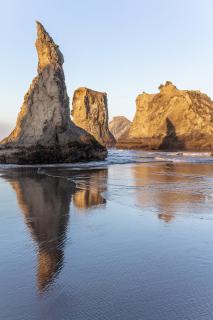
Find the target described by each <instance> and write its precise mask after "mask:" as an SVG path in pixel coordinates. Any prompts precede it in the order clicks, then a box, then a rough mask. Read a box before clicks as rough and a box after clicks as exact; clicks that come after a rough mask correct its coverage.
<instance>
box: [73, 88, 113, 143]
mask: <svg viewBox="0 0 213 320" xmlns="http://www.w3.org/2000/svg"><path fill="white" fill-rule="evenodd" d="M72 116H73V121H74V123H75V124H76V125H77V126H79V127H81V128H82V129H84V130H86V131H87V132H88V133H90V134H91V135H93V136H94V137H95V139H96V140H97V141H98V142H99V143H100V144H102V145H103V146H107V147H112V146H113V145H115V143H116V140H115V138H114V137H113V135H112V133H111V132H110V131H109V127H108V107H107V94H106V93H105V92H98V91H94V90H91V89H88V88H84V87H82V88H79V89H77V90H75V92H74V96H73V102H72Z"/></svg>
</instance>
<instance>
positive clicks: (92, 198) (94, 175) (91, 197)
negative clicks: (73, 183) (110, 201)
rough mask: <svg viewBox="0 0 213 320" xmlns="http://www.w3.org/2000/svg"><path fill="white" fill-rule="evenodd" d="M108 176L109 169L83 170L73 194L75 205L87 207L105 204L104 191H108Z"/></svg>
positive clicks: (81, 207)
mask: <svg viewBox="0 0 213 320" xmlns="http://www.w3.org/2000/svg"><path fill="white" fill-rule="evenodd" d="M107 177H108V170H107V169H99V170H91V171H82V172H81V175H80V179H79V183H77V189H76V192H75V193H74V194H73V204H74V206H75V207H77V208H78V209H86V208H91V207H95V206H99V205H102V204H105V203H106V200H105V199H104V197H103V195H102V193H103V192H104V191H106V185H107ZM78 187H79V188H78Z"/></svg>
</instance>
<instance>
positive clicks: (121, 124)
mask: <svg viewBox="0 0 213 320" xmlns="http://www.w3.org/2000/svg"><path fill="white" fill-rule="evenodd" d="M130 125H131V121H129V120H128V119H127V118H126V117H124V116H117V117H113V119H112V121H110V123H109V130H110V132H111V133H112V134H113V136H114V137H115V139H116V140H118V139H119V138H120V137H121V136H122V135H123V134H126V133H127V131H128V130H129V128H130Z"/></svg>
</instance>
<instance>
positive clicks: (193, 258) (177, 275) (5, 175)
mask: <svg viewBox="0 0 213 320" xmlns="http://www.w3.org/2000/svg"><path fill="white" fill-rule="evenodd" d="M132 155H133V153H132ZM161 156H162V155H161ZM163 156H164V157H166V161H161V162H159V161H152V160H151V161H147V159H148V156H147V155H146V157H147V159H146V161H145V160H144V157H142V158H141V153H135V154H134V159H133V157H132V158H131V153H130V154H129V153H127V154H125V159H127V158H128V161H123V163H124V164H121V163H122V162H121V161H119V159H121V158H120V157H121V153H117V154H114V155H111V156H110V157H111V158H110V159H108V163H99V164H93V166H92V165H89V166H88V168H87V165H86V164H84V165H82V166H81V165H80V166H77V165H75V166H63V167H61V166H59V167H57V168H54V167H50V168H48V167H45V168H42V169H39V170H38V169H37V168H19V169H15V168H14V169H12V168H10V169H2V170H1V178H0V200H1V207H0V239H1V241H0V253H1V263H0V283H1V286H0V297H1V299H0V319H4V320H19V319H20V320H25V319H26V320H28V319H31V320H40V319H48V320H49V319H51V320H58V319H63V320H66V319H67V320H68V319H74V320H78V319H80V320H90V319H91V320H96V319H97V320H99V319H113V320H114V319H119V320H120V319H122V320H127V319H128V320H129V319H145V320H149V319H150V320H155V319H156V320H165V319H169V320H170V319H171V320H175V319H187V320H188V319H189V320H191V319H193V320H194V319H196V320H198V319H199V320H200V319H212V318H213V302H212V300H213V250H212V247H213V237H212V229H213V163H211V159H210V158H208V157H209V156H207V155H204V158H205V159H207V158H208V159H209V161H200V159H201V158H202V157H203V156H202V157H201V158H199V159H198V160H197V161H195V160H194V158H195V157H196V156H193V159H192V160H191V161H190V159H189V158H187V159H186V160H187V161H178V162H177V161H170V159H169V157H172V156H173V155H172V156H171V155H168V154H167V155H165V154H164V155H163ZM113 157H114V158H113ZM116 157H117V163H119V164H116ZM149 157H151V155H149ZM157 157H159V155H156V156H155V159H156V158H157ZM173 157H174V156H173ZM177 157H182V158H183V157H184V156H183V155H182V156H180V155H178V156H177V155H176V156H175V159H176V158H177ZM190 157H191V156H190ZM136 158H137V161H135V159H136ZM182 158H181V159H182ZM131 159H132V161H131ZM138 159H139V160H138ZM140 159H141V160H140ZM131 162H132V163H131ZM140 162H141V163H140Z"/></svg>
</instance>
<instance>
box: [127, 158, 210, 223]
mask: <svg viewBox="0 0 213 320" xmlns="http://www.w3.org/2000/svg"><path fill="white" fill-rule="evenodd" d="M205 170H209V169H208V168H206V169H205V167H204V166H202V167H199V165H196V166H194V167H193V166H192V165H191V164H187V163H183V164H173V163H156V164H149V165H146V164H144V165H140V166H134V167H133V177H134V184H135V186H136V187H140V188H139V189H137V193H136V203H137V205H140V206H142V207H143V206H144V207H146V206H153V204H154V207H156V208H158V218H159V219H161V220H164V221H165V222H171V221H172V220H173V219H174V218H175V214H176V212H179V211H180V208H183V207H188V206H189V204H190V206H191V204H192V203H197V202H203V201H204V200H205V197H204V195H203V194H201V193H200V191H199V190H198V191H196V187H195V178H194V177H196V176H199V175H200V173H201V172H205Z"/></svg>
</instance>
